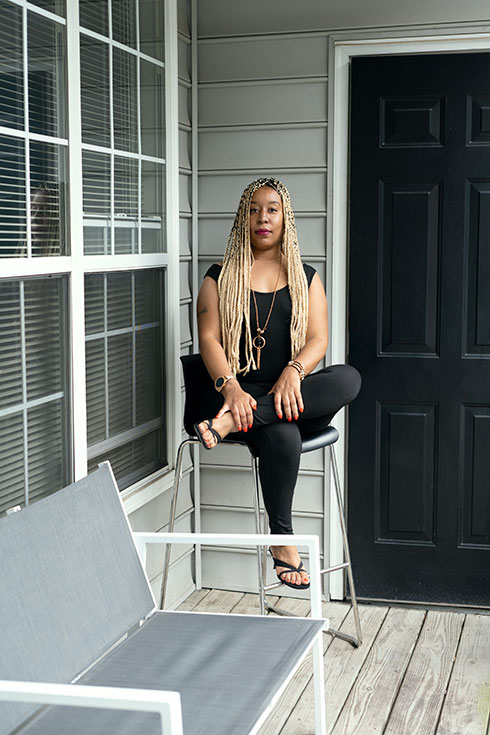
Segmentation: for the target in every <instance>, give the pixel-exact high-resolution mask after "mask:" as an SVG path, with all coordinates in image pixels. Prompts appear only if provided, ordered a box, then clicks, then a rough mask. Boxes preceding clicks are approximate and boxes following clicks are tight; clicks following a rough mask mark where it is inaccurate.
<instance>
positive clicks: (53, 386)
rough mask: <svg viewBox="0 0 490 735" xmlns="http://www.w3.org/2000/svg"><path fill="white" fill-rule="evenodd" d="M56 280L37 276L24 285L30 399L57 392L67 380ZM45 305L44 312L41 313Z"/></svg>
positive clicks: (28, 392)
mask: <svg viewBox="0 0 490 735" xmlns="http://www.w3.org/2000/svg"><path fill="white" fill-rule="evenodd" d="M53 284H56V281H53V280H48V279H46V278H33V279H32V280H30V281H26V282H25V284H24V318H25V337H24V340H25V353H26V366H25V370H26V378H27V399H28V400H33V399H36V398H42V396H45V395H46V394H47V393H52V394H54V393H56V392H57V391H59V390H60V386H61V385H62V383H63V372H64V370H65V366H64V363H63V350H64V348H65V345H64V344H63V333H62V331H60V326H59V323H58V321H59V319H60V315H61V314H62V313H63V306H64V304H63V301H62V293H60V290H59V288H57V287H55V288H53ZM40 305H42V309H43V312H42V314H39V308H40Z"/></svg>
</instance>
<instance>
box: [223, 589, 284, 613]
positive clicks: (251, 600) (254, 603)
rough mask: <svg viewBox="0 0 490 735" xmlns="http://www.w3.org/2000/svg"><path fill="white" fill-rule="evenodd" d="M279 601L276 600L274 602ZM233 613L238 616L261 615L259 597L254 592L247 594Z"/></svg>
mask: <svg viewBox="0 0 490 735" xmlns="http://www.w3.org/2000/svg"><path fill="white" fill-rule="evenodd" d="M277 599H278V598H274V601H276V600H277ZM231 612H232V613H234V614H236V615H260V604H259V596H258V595H257V594H254V593H252V592H247V593H246V594H245V595H243V597H242V599H241V600H239V602H238V604H237V605H235V607H234V608H233V610H232V611H231Z"/></svg>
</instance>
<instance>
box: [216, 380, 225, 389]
mask: <svg viewBox="0 0 490 735" xmlns="http://www.w3.org/2000/svg"><path fill="white" fill-rule="evenodd" d="M224 384H225V379H224V378H216V383H215V386H216V388H217V389H218V390H219V389H220V388H222V387H223V386H224Z"/></svg>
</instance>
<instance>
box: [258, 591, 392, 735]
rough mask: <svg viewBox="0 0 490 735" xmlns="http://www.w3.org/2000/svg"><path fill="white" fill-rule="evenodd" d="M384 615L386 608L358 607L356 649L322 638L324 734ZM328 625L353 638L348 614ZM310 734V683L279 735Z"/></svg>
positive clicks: (331, 725)
mask: <svg viewBox="0 0 490 735" xmlns="http://www.w3.org/2000/svg"><path fill="white" fill-rule="evenodd" d="M387 614H388V608H387V607H378V606H374V605H364V606H362V605H361V606H359V615H360V618H361V629H362V638H363V643H362V645H361V646H360V647H359V648H354V647H353V646H351V644H350V643H346V641H343V640H341V639H340V638H331V636H325V637H326V638H327V639H329V640H330V642H331V644H330V646H329V647H328V650H327V652H326V654H325V690H326V693H327V696H326V704H325V712H326V721H327V732H330V731H331V729H332V728H333V726H334V725H335V722H336V721H337V719H338V717H339V715H340V712H341V711H342V707H343V706H344V703H345V701H346V699H347V697H348V695H349V692H350V690H351V688H352V686H353V684H354V682H355V680H356V678H357V676H358V674H359V671H360V670H361V669H362V666H363V664H364V662H365V660H366V658H367V656H368V655H369V651H370V650H371V646H372V645H373V642H374V640H375V639H376V636H377V635H378V633H379V630H380V628H381V626H382V625H383V622H384V620H385V618H386V616H387ZM331 625H332V627H333V628H337V630H342V631H344V632H345V633H350V634H352V635H354V634H355V627H354V616H353V614H352V610H351V611H350V612H349V615H348V616H347V617H346V618H345V620H344V621H343V622H342V621H337V620H335V619H334V618H332V621H331ZM313 731H314V712H313V686H312V681H310V682H309V684H308V687H307V688H306V689H305V691H304V692H303V693H302V694H301V696H300V698H299V700H298V702H297V704H296V707H295V708H294V710H293V711H292V712H291V714H290V717H289V719H288V720H287V722H286V725H285V727H284V729H283V730H281V735H310V734H311V733H312V732H313ZM261 735H262V734H261Z"/></svg>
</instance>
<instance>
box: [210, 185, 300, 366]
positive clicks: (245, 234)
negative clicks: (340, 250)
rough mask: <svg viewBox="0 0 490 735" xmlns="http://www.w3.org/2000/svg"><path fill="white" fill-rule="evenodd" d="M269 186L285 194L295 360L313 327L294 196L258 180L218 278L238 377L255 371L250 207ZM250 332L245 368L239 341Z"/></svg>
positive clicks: (228, 348) (243, 204)
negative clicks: (311, 326) (309, 323)
mask: <svg viewBox="0 0 490 735" xmlns="http://www.w3.org/2000/svg"><path fill="white" fill-rule="evenodd" d="M263 186H267V187H270V188H271V189H274V190H275V191H277V193H278V194H280V196H281V199H282V209H283V216H284V233H283V238H282V245H281V252H282V255H283V257H284V258H285V259H286V265H287V274H288V287H289V293H290V296H291V302H292V308H291V328H290V333H291V359H292V360H294V358H295V357H296V355H297V354H298V353H299V352H300V350H301V349H302V348H303V346H304V344H305V339H306V329H307V325H308V281H307V279H306V275H305V271H304V268H303V264H302V262H301V255H300V252H299V245H298V235H297V233H296V224H295V220H294V212H293V208H292V205H291V198H290V196H289V192H288V190H287V189H286V187H285V186H284V184H283V183H281V182H280V181H278V180H277V179H272V178H269V179H267V178H266V179H256V180H255V181H252V183H251V184H249V185H248V186H247V188H246V189H245V191H244V192H243V194H242V196H241V199H240V203H239V205H238V209H237V213H236V215H235V221H234V223H233V227H232V228H231V232H230V236H229V238H228V242H227V245H226V250H225V254H224V258H223V267H222V269H221V273H220V276H219V279H218V295H219V311H220V324H221V339H222V343H223V349H224V351H225V354H226V357H227V359H228V362H229V363H230V368H231V370H232V371H233V373H234V374H235V375H238V374H239V373H243V374H244V375H246V374H247V373H248V372H249V370H256V369H257V366H256V363H255V359H254V356H253V349H252V333H251V330H250V270H251V268H252V265H253V256H252V248H251V245H250V203H251V201H252V197H253V195H254V193H255V192H256V191H257V189H260V188H262V187H263ZM242 325H243V327H244V331H245V365H243V366H241V365H240V337H241V334H242Z"/></svg>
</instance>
